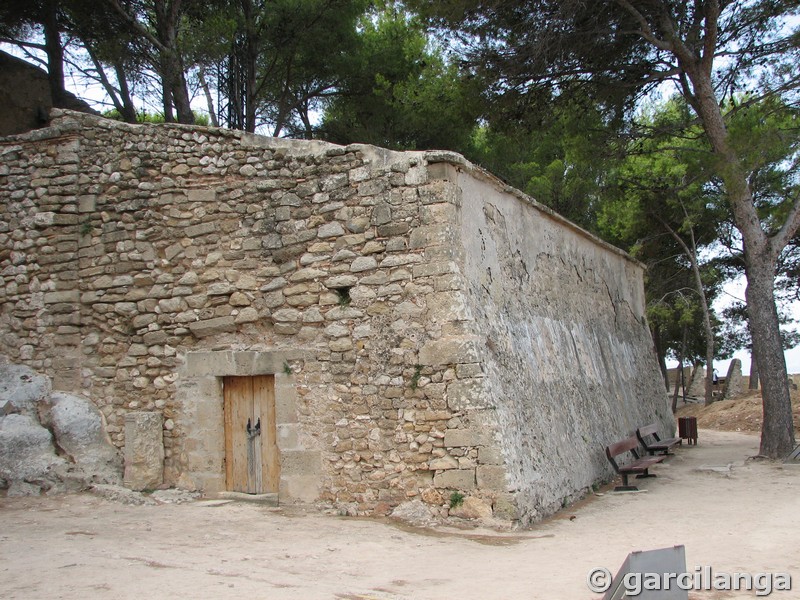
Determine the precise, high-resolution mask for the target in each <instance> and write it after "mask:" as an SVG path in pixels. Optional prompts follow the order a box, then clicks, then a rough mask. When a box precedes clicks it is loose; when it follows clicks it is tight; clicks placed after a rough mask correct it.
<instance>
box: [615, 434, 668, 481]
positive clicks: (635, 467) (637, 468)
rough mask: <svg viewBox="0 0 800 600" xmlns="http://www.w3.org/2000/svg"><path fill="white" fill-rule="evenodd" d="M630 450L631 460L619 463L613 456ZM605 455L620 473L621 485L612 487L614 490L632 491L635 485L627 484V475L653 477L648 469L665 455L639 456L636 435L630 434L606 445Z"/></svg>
mask: <svg viewBox="0 0 800 600" xmlns="http://www.w3.org/2000/svg"><path fill="white" fill-rule="evenodd" d="M626 452H630V453H631V454H632V455H633V458H634V460H633V462H631V463H627V464H623V465H620V464H618V463H617V461H616V460H614V459H615V457H617V456H620V455H622V454H625V453H626ZM606 456H607V457H608V460H609V462H610V463H611V465H612V466H613V467H614V470H615V471H616V472H617V473H619V474H620V475H622V485H618V486H617V487H615V488H614V491H615V492H632V491H636V490H638V489H639V488H637V487H636V486H635V485H628V475H636V477H637V478H642V477H655V475H654V474H652V473H650V472H649V471H648V469H649V468H650V467H652V466H653V465H655V464H658V463H660V462H661V461H662V460H664V459H665V458H666V456H663V455H662V456H640V455H639V440H638V439H637V438H636V436H631V437H629V438H627V439H625V440H622V441H621V442H616V443H614V444H611V445H610V446H606Z"/></svg>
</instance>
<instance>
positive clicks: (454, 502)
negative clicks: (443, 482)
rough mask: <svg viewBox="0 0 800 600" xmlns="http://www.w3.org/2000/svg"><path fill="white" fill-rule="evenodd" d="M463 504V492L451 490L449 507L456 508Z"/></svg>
mask: <svg viewBox="0 0 800 600" xmlns="http://www.w3.org/2000/svg"><path fill="white" fill-rule="evenodd" d="M462 504H464V494H462V493H461V492H453V493H451V494H450V508H458V507H459V506H461V505H462Z"/></svg>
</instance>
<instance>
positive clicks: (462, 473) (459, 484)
mask: <svg viewBox="0 0 800 600" xmlns="http://www.w3.org/2000/svg"><path fill="white" fill-rule="evenodd" d="M433 485H434V487H437V488H445V489H457V490H474V489H475V469H454V470H450V471H443V472H441V473H437V474H436V475H434V476H433Z"/></svg>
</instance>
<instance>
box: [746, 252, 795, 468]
mask: <svg viewBox="0 0 800 600" xmlns="http://www.w3.org/2000/svg"><path fill="white" fill-rule="evenodd" d="M753 262H755V263H756V264H752V263H753ZM746 269H747V289H746V291H745V297H746V298H747V314H748V316H749V318H750V329H751V332H752V337H753V358H754V360H755V361H756V362H757V363H758V372H759V376H760V378H761V382H762V390H761V401H762V405H763V410H764V424H763V426H762V429H761V450H760V453H761V454H762V455H764V456H768V457H770V458H783V457H785V456H788V455H789V453H790V452H791V451H792V450H794V446H795V437H794V425H793V423H792V404H791V398H790V395H789V385H788V381H787V374H786V360H785V357H784V354H783V341H782V339H781V334H780V322H779V319H778V311H777V308H776V307H775V297H774V295H773V293H774V290H773V288H774V282H775V280H774V269H773V268H772V266H771V265H768V266H766V267H765V265H763V264H758V262H757V261H753V260H750V261H747V266H746Z"/></svg>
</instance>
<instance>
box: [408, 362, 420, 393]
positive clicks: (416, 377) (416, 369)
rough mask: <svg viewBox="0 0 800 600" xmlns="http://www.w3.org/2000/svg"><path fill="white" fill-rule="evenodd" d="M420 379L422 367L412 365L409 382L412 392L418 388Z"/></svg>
mask: <svg viewBox="0 0 800 600" xmlns="http://www.w3.org/2000/svg"><path fill="white" fill-rule="evenodd" d="M420 377H422V365H414V374H413V375H412V376H411V381H410V382H409V387H410V388H411V389H412V390H416V389H417V388H418V387H419V380H420Z"/></svg>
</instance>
